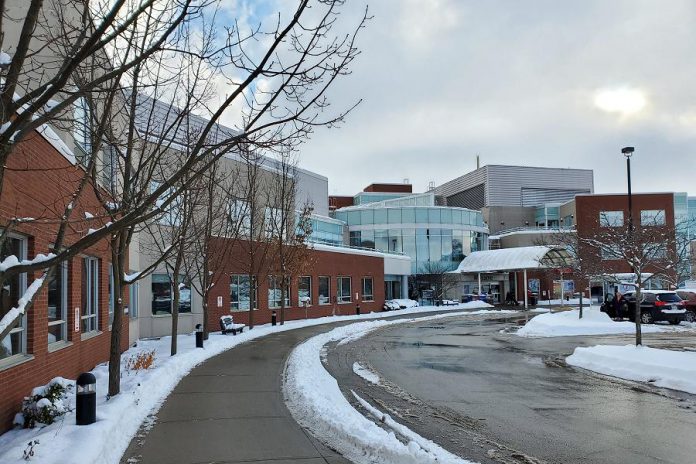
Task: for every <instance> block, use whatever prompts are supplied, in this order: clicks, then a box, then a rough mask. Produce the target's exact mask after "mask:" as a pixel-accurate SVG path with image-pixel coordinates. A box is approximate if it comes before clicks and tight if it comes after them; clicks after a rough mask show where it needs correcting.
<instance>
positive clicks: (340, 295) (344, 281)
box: [336, 277, 350, 303]
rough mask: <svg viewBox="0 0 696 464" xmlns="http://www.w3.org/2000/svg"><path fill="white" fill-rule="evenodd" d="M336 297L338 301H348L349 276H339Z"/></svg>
mask: <svg viewBox="0 0 696 464" xmlns="http://www.w3.org/2000/svg"><path fill="white" fill-rule="evenodd" d="M337 282H338V291H337V294H336V297H337V299H338V302H339V303H350V277H339V278H338V279H337Z"/></svg>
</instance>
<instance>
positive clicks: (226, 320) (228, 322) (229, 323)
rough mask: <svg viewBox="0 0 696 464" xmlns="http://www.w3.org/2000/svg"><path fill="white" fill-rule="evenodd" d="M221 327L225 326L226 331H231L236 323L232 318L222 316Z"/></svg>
mask: <svg viewBox="0 0 696 464" xmlns="http://www.w3.org/2000/svg"><path fill="white" fill-rule="evenodd" d="M220 325H221V326H223V327H224V328H225V329H231V328H232V326H233V325H234V321H233V320H232V316H222V317H221V318H220Z"/></svg>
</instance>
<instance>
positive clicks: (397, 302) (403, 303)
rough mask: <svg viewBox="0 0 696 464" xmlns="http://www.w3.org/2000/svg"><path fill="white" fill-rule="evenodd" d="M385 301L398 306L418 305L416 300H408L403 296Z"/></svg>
mask: <svg viewBox="0 0 696 464" xmlns="http://www.w3.org/2000/svg"><path fill="white" fill-rule="evenodd" d="M386 303H387V304H393V305H395V306H398V307H399V308H416V307H417V306H418V302H417V301H416V300H409V299H403V298H397V299H394V300H387V301H386Z"/></svg>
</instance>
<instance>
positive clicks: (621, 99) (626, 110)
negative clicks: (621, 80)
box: [594, 87, 647, 116]
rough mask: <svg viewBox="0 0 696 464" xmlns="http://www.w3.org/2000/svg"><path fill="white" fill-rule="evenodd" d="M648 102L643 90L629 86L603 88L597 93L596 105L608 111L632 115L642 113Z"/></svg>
mask: <svg viewBox="0 0 696 464" xmlns="http://www.w3.org/2000/svg"><path fill="white" fill-rule="evenodd" d="M646 104H647V99H646V98H645V94H644V93H643V91H642V90H639V89H635V88H628V87H620V88H614V89H602V90H598V91H597V92H596V93H595V97H594V105H595V106H596V107H597V108H599V109H600V110H602V111H606V112H607V113H619V114H621V115H622V116H631V115H634V114H637V113H640V112H641V111H642V110H643V109H644V108H645V105H646Z"/></svg>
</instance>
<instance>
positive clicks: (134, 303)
mask: <svg viewBox="0 0 696 464" xmlns="http://www.w3.org/2000/svg"><path fill="white" fill-rule="evenodd" d="M132 272H133V271H131V273H132ZM139 289H140V284H139V283H138V282H134V283H132V284H130V285H128V300H129V308H128V314H130V318H131V319H137V318H138V309H139V308H138V290H139Z"/></svg>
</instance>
